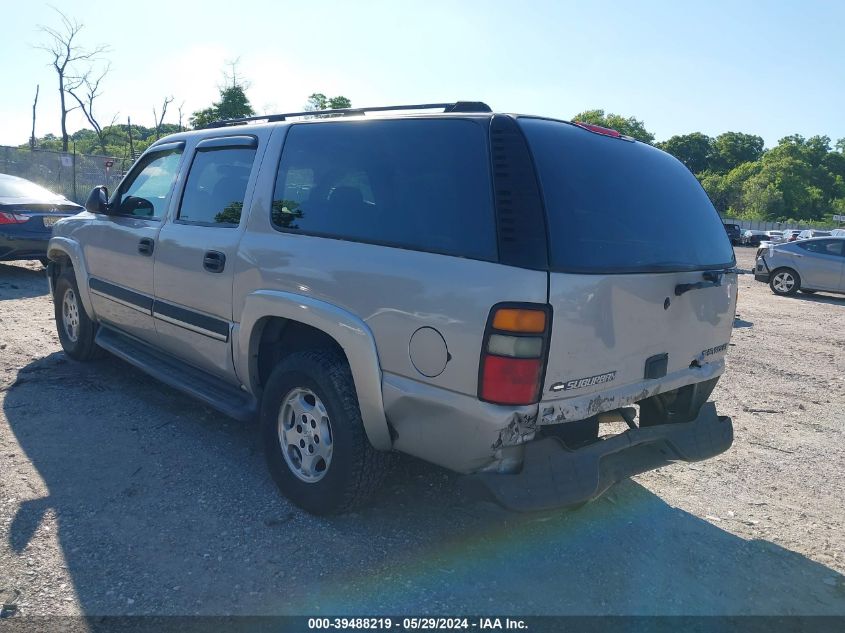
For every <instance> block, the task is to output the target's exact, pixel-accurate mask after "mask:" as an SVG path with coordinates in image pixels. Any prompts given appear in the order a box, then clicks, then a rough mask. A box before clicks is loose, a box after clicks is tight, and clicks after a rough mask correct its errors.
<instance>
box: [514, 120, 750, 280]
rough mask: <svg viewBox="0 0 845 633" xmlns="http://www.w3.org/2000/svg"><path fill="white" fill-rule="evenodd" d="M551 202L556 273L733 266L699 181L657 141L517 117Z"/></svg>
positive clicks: (552, 258)
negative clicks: (654, 143) (649, 142)
mask: <svg viewBox="0 0 845 633" xmlns="http://www.w3.org/2000/svg"><path fill="white" fill-rule="evenodd" d="M519 123H520V125H521V126H522V128H523V130H524V132H525V136H526V137H527V139H528V143H529V145H530V146H531V150H532V153H533V156H534V161H535V164H536V168H537V172H538V174H539V177H540V184H541V187H542V190H543V197H544V199H545V206H546V214H547V219H548V230H549V255H550V261H551V266H552V269H553V270H557V271H561V272H585V273H607V272H612V273H620V272H631V273H633V272H648V271H673V270H700V269H707V268H719V267H726V266H732V265H733V264H734V261H735V260H734V254H733V249H732V248H731V244H730V240H728V237H727V235H726V233H725V229H724V228H722V222H721V220H720V219H719V215H718V214H717V213H716V210H715V209H714V208H713V205H712V204H711V203H710V200H709V199H708V197H707V194H706V193H704V190H703V189H702V188H701V186H700V185H699V184H698V181H697V180H696V179H695V177H694V176H693V175H692V174H691V173H690V172H689V170H688V169H687V168H686V167H684V165H683V164H682V163H680V162H679V161H678V160H676V159H675V158H673V157H671V156H670V155H668V154H666V153H664V152H661V151H660V150H658V149H655V148H654V147H652V146H650V145H647V144H644V143H639V142H631V141H627V140H622V139H617V138H610V137H605V136H601V135H598V134H594V133H592V132H587V131H585V130H583V129H581V128H578V127H576V126H573V125H570V124H568V123H563V122H560V121H552V120H548V119H535V118H527V117H523V118H520V119H519Z"/></svg>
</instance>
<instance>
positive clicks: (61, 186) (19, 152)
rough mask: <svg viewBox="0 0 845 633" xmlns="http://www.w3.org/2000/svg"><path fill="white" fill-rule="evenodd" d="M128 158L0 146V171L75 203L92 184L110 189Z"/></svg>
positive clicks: (119, 177) (121, 175)
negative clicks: (29, 181) (37, 185)
mask: <svg viewBox="0 0 845 633" xmlns="http://www.w3.org/2000/svg"><path fill="white" fill-rule="evenodd" d="M131 165H132V161H131V159H128V158H116V157H114V156H96V155H89V154H76V153H72V152H68V153H65V152H53V151H50V150H40V149H36V150H30V149H22V148H20V147H6V146H0V174H9V175H11V176H19V177H21V178H26V179H27V180H31V181H32V182H34V183H37V184H39V185H41V186H42V187H45V188H46V189H49V190H50V191H52V192H54V193H58V194H61V195H63V196H65V197H66V198H68V199H69V200H73V201H74V202H77V203H79V204H82V203H84V201H85V198H87V197H88V193H89V192H90V191H91V189H92V188H94V187H96V186H97V185H106V186H107V187H108V188H109V191H112V190H114V188H115V187H116V186H117V184H118V183H119V182H120V179H121V178H123V175H124V174H125V173H126V170H127V169H129V167H130V166H131Z"/></svg>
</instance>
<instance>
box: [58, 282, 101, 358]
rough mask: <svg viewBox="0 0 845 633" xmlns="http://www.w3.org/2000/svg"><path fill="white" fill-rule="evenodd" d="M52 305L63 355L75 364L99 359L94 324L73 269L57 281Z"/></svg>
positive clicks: (99, 351) (99, 352)
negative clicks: (75, 362)
mask: <svg viewBox="0 0 845 633" xmlns="http://www.w3.org/2000/svg"><path fill="white" fill-rule="evenodd" d="M53 306H54V308H55V314H56V329H57V330H58V333H59V342H60V343H61V344H62V349H63V350H64V351H65V354H67V355H68V356H70V357H71V358H73V359H74V360H78V361H89V360H92V359H94V358H98V357H99V356H101V355H102V350H101V349H100V348H99V347H97V344H96V343H95V342H94V339H95V337H96V335H97V324H96V323H94V321H92V320H91V318H90V317H89V316H88V314H87V313H86V312H85V307H84V306H83V305H82V300H81V299H80V296H79V287H78V286H77V285H76V276H75V275H74V274H73V269H70V268H68V269H66V270H65V271H64V272H63V273H62V274H61V275H60V276H59V278H58V279H57V280H56V288H55V290H54V291H53Z"/></svg>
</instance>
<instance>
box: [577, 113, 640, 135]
mask: <svg viewBox="0 0 845 633" xmlns="http://www.w3.org/2000/svg"><path fill="white" fill-rule="evenodd" d="M572 120H573V121H577V122H580V123H591V124H593V125H600V126H602V127H607V128H610V129H612V130H616V131H617V132H619V133H620V134H624V135H625V136H630V137H631V138H635V139H637V140H638V141H643V142H644V143H651V142H653V141H654V134H652V133H651V132H649V131H648V130H647V129H646V128H645V124H644V123H643V122H642V121H640V120H639V119H635V118H634V117H628V118H625V117H623V116H622V115H620V114H613V113H607V114H606V113H605V111H604V110H585V111H584V112H581V113H579V114H576V115H575V116H574V117H572Z"/></svg>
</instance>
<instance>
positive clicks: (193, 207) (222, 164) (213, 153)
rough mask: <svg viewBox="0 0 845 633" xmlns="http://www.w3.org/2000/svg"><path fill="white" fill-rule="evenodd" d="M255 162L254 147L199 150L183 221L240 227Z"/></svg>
mask: <svg viewBox="0 0 845 633" xmlns="http://www.w3.org/2000/svg"><path fill="white" fill-rule="evenodd" d="M254 160H255V149H253V148H243V147H230V148H215V149H209V150H201V151H197V153H196V155H195V156H194V162H193V163H192V164H191V171H190V172H189V173H188V180H187V181H186V182H185V192H184V193H183V194H182V204H181V206H180V207H179V221H180V222H186V223H190V224H200V225H202V226H230V227H231V226H237V225H238V223H239V222H240V221H241V212H242V211H243V206H244V196H245V195H246V186H247V183H248V182H249V174H250V172H251V171H252V163H253V161H254Z"/></svg>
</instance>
